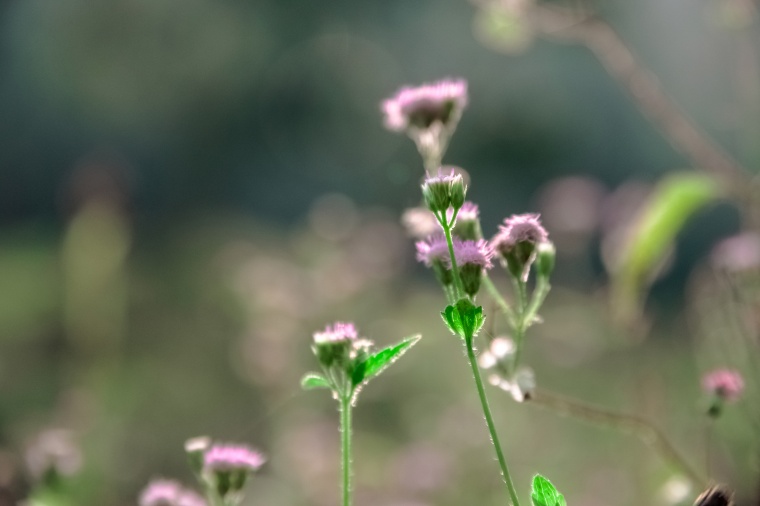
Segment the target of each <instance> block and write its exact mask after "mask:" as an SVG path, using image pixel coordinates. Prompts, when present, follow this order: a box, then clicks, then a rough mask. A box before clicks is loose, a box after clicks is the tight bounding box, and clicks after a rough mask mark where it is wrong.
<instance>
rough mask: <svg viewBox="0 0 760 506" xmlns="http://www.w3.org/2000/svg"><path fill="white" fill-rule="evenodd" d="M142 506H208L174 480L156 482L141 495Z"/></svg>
mask: <svg viewBox="0 0 760 506" xmlns="http://www.w3.org/2000/svg"><path fill="white" fill-rule="evenodd" d="M138 503H139V505H140V506H206V501H205V500H204V499H203V498H202V497H201V496H200V495H198V494H196V493H195V492H193V491H192V490H189V489H186V488H185V487H183V486H182V485H181V484H179V483H178V482H176V481H174V480H154V481H152V482H150V483H149V484H148V486H147V487H145V489H144V490H143V491H142V493H141V494H140V499H139V501H138Z"/></svg>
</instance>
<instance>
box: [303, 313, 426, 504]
mask: <svg viewBox="0 0 760 506" xmlns="http://www.w3.org/2000/svg"><path fill="white" fill-rule="evenodd" d="M419 339H420V336H412V337H409V338H406V339H404V340H403V341H401V342H400V343H398V344H396V345H394V346H389V347H387V348H383V349H382V350H379V351H376V350H375V349H374V343H373V342H372V341H370V340H368V339H364V338H360V337H359V333H358V332H357V330H356V326H355V325H354V324H353V323H348V322H335V323H333V324H332V325H328V326H327V327H325V329H324V330H323V331H318V332H315V333H314V335H313V344H312V350H313V351H314V355H315V356H316V357H317V360H318V361H319V364H320V366H321V368H322V373H321V374H320V373H314V372H312V373H308V374H306V375H305V376H304V377H303V379H302V380H301V386H302V388H304V389H305V390H312V389H319V388H324V389H327V390H330V391H331V392H332V394H333V398H335V400H337V401H338V408H339V411H340V432H341V463H342V479H341V483H342V495H343V499H342V504H343V506H350V504H351V496H352V490H351V435H352V429H351V410H352V408H353V406H354V404H355V403H356V399H357V396H358V395H359V392H360V391H361V389H362V388H363V387H364V386H365V385H366V384H367V383H368V382H369V381H370V380H371V379H373V378H375V377H376V376H377V375H379V374H380V373H381V372H383V371H384V370H385V369H387V368H388V367H389V366H390V365H391V364H392V363H394V362H395V361H396V360H398V359H399V358H400V357H401V356H402V355H403V354H404V353H406V352H407V351H408V350H409V349H410V348H411V347H412V346H414V345H415V344H416V343H417V341H419Z"/></svg>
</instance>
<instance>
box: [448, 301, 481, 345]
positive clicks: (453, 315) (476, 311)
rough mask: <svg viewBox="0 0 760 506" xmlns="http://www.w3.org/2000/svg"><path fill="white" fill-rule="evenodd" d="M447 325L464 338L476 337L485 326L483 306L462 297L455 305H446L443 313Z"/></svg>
mask: <svg viewBox="0 0 760 506" xmlns="http://www.w3.org/2000/svg"><path fill="white" fill-rule="evenodd" d="M441 316H442V317H443V321H444V322H445V323H446V326H447V327H448V328H449V330H451V332H453V333H454V334H456V335H458V336H459V337H461V338H462V339H470V338H473V337H475V336H476V335H477V334H478V332H479V331H480V328H481V327H482V326H483V322H484V321H485V319H486V318H485V316H483V308H482V307H480V306H475V305H474V304H473V303H472V302H470V301H469V299H460V300H458V301H457V303H456V304H455V305H453V306H446V309H445V310H444V311H443V313H441Z"/></svg>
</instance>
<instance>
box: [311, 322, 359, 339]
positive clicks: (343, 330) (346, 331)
mask: <svg viewBox="0 0 760 506" xmlns="http://www.w3.org/2000/svg"><path fill="white" fill-rule="evenodd" d="M356 337H357V333H356V327H355V326H354V324H353V323H350V322H335V323H333V324H332V325H328V326H327V327H325V330H324V331H322V332H315V333H314V343H315V344H324V343H341V342H348V341H353V340H355V339H356Z"/></svg>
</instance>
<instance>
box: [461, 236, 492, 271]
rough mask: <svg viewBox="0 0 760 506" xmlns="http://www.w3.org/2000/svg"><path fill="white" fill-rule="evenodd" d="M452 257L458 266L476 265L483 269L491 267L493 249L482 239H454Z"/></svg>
mask: <svg viewBox="0 0 760 506" xmlns="http://www.w3.org/2000/svg"><path fill="white" fill-rule="evenodd" d="M454 258H456V260H457V265H458V266H460V267H464V266H465V265H476V266H478V267H480V268H483V269H490V268H491V267H493V265H491V258H493V250H492V249H491V246H490V245H489V244H488V242H487V241H484V240H482V239H481V240H480V241H463V240H461V239H454Z"/></svg>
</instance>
